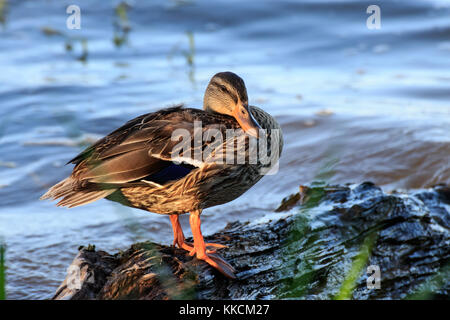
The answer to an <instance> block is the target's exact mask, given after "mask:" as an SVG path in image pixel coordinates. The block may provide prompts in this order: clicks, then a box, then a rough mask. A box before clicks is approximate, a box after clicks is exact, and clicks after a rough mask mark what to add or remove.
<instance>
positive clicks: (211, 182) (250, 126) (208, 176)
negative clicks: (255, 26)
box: [41, 72, 283, 278]
mask: <svg viewBox="0 0 450 320" xmlns="http://www.w3.org/2000/svg"><path fill="white" fill-rule="evenodd" d="M252 142H253V144H252ZM261 142H264V144H261ZM255 145H256V146H257V147H255ZM252 146H253V147H252ZM282 148H283V137H282V134H281V130H280V126H279V125H278V123H277V121H276V120H275V119H274V118H273V117H272V116H271V115H270V114H268V113H266V112H264V111H263V110H261V109H260V108H257V107H255V106H249V105H248V98H247V89H246V87H245V84H244V81H243V80H242V79H241V78H240V77H239V76H237V75H236V74H234V73H232V72H221V73H217V74H216V75H214V77H213V78H212V79H211V81H210V82H209V84H208V86H207V88H206V92H205V96H204V102H203V110H199V109H191V108H184V107H182V106H176V107H171V108H167V109H163V110H160V111H157V112H152V113H148V114H144V115H141V116H139V117H137V118H135V119H133V120H130V121H128V122H127V123H126V124H125V125H123V126H122V127H120V128H118V129H117V130H115V131H113V132H111V133H110V134H108V135H107V136H105V137H104V138H102V139H100V140H99V141H97V142H96V143H94V144H93V145H92V146H90V147H88V148H87V149H85V150H84V151H83V152H81V153H80V154H79V155H78V156H76V157H75V158H73V159H72V160H70V161H69V162H68V163H72V164H74V165H75V167H74V169H73V171H72V174H71V175H70V176H69V177H68V178H66V179H64V180H62V181H61V182H59V183H57V184H56V185H54V186H53V187H51V188H50V189H49V190H48V191H47V193H45V194H44V195H43V196H42V197H41V199H48V198H52V199H57V198H62V199H61V200H60V201H59V202H58V204H57V205H58V206H66V207H69V208H72V207H76V206H80V205H84V204H87V203H90V202H93V201H96V200H99V199H102V198H106V199H109V200H112V201H116V202H119V203H121V204H124V205H127V206H131V207H134V208H139V209H143V210H146V211H150V212H154V213H159V214H167V215H169V217H170V221H171V223H172V228H173V234H174V241H173V245H176V246H178V247H180V248H183V249H185V250H187V251H189V253H190V255H194V254H196V257H197V258H198V259H201V260H204V261H206V262H207V263H208V264H210V265H211V266H213V267H215V268H216V269H218V270H219V271H220V272H222V273H223V274H224V275H226V276H228V277H230V278H234V277H235V270H234V268H233V267H232V266H231V265H230V264H229V263H227V262H226V261H225V260H223V259H222V258H221V257H219V256H218V255H217V253H216V250H217V249H220V248H223V247H225V246H224V245H221V244H215V243H205V242H204V240H203V236H202V233H201V228H200V214H201V212H202V210H203V209H205V208H209V207H212V206H216V205H220V204H223V203H226V202H229V201H232V200H234V199H236V198H237V197H239V196H240V195H242V194H243V193H244V192H245V191H247V190H248V189H249V188H251V187H252V186H253V185H254V184H255V183H256V182H258V181H259V180H260V179H261V178H262V177H263V175H264V174H265V173H266V172H268V170H269V169H270V168H271V167H273V165H275V164H276V163H277V161H278V158H279V156H280V154H281V151H282ZM255 150H259V151H258V152H260V153H258V152H256V153H257V157H253V158H252V154H253V155H254V154H255ZM261 150H265V151H264V152H262V153H261ZM261 154H263V155H264V156H263V157H261V156H260V155H261ZM263 158H264V159H263ZM230 159H231V160H230ZM187 212H189V213H190V217H189V222H190V225H191V229H192V234H193V238H194V243H193V245H192V244H191V243H187V242H186V241H185V237H184V234H183V231H182V229H181V225H180V223H179V220H178V217H179V215H180V214H183V213H187Z"/></svg>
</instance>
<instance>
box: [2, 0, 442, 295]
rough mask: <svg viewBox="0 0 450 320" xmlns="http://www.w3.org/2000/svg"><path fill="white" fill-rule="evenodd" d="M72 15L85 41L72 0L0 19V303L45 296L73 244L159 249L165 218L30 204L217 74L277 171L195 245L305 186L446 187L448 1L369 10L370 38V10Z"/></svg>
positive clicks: (224, 5) (195, 8)
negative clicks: (272, 142)
mask: <svg viewBox="0 0 450 320" xmlns="http://www.w3.org/2000/svg"><path fill="white" fill-rule="evenodd" d="M2 2H4V0H2V1H0V3H2ZM77 3H78V4H79V5H80V7H81V15H82V20H81V30H68V29H67V28H66V18H67V17H68V15H67V14H66V13H65V11H66V7H67V6H68V5H69V4H72V3H71V2H70V1H56V0H54V1H37V0H33V1H31V0H30V1H11V0H9V1H7V9H6V11H4V12H3V13H0V21H2V19H1V17H2V16H3V17H4V20H5V23H4V25H3V27H0V70H1V72H0V105H1V107H0V150H1V152H0V200H1V201H0V237H1V238H3V239H4V242H5V243H6V246H7V251H6V263H7V266H8V269H7V293H8V297H9V298H11V299H44V298H49V297H51V295H52V294H53V293H54V291H55V289H56V288H57V286H58V285H59V284H60V282H61V281H62V280H63V279H64V276H65V273H66V268H67V266H68V265H69V263H70V261H71V260H72V259H73V257H74V256H75V254H76V251H77V248H78V246H79V245H87V244H88V243H92V244H95V245H96V247H97V248H99V249H103V250H107V251H110V252H114V251H116V250H118V249H126V248H127V247H128V246H129V245H130V244H131V243H133V242H135V241H141V240H153V241H158V242H163V243H170V242H171V236H172V231H171V228H170V223H169V219H168V218H167V217H164V216H159V215H156V214H149V213H145V212H143V211H139V210H134V209H131V208H125V207H122V206H120V205H118V204H115V203H112V202H109V201H106V200H101V201H98V202H96V203H93V204H90V205H87V206H83V207H80V208H75V209H70V210H68V209H63V208H56V207H55V206H54V203H50V202H42V201H38V198H39V197H40V195H42V194H43V193H44V192H45V190H46V189H47V188H48V187H49V186H51V185H53V184H54V183H55V182H57V181H59V180H60V179H62V178H64V177H65V176H67V175H68V174H69V173H70V170H71V166H64V164H65V163H66V162H67V161H68V160H69V159H71V158H72V157H73V156H75V155H76V154H77V153H78V152H79V151H81V150H82V149H83V147H85V146H86V145H87V144H89V143H91V142H92V141H94V140H95V139H96V138H98V137H100V136H102V135H104V134H107V133H109V132H110V131H112V130H113V129H115V128H116V127H118V126H119V125H121V124H123V123H124V122H125V121H127V120H129V119H131V118H133V117H135V116H138V115H140V114H143V113H147V112H150V111H155V110H158V109H160V108H162V107H165V106H168V105H172V104H176V103H181V102H183V103H185V104H187V105H188V106H191V107H201V104H202V98H203V92H204V89H205V86H206V84H207V82H208V80H209V78H210V77H211V76H212V75H213V74H214V73H216V72H219V71H225V70H230V71H234V72H236V73H238V74H239V75H240V76H241V77H242V78H243V79H244V80H245V81H246V84H247V89H248V94H249V99H250V103H251V104H255V105H258V106H260V107H262V108H263V109H265V110H266V111H268V112H270V113H271V114H273V115H274V116H276V117H277V119H278V120H279V122H280V124H281V126H282V128H283V132H284V137H285V149H284V153H283V155H282V158H281V163H280V170H279V172H278V174H277V175H275V176H267V177H265V178H264V179H263V180H261V182H259V183H258V184H257V185H256V186H255V187H254V188H252V189H251V190H250V191H248V192H247V193H246V194H245V195H243V196H242V197H241V198H239V199H237V200H235V201H233V202H231V203H229V204H227V205H223V206H219V207H215V208H210V209H208V210H206V211H205V212H204V219H203V224H202V226H203V228H204V233H205V234H208V233H213V232H215V231H217V230H220V229H221V228H223V227H224V226H225V225H226V223H227V222H231V221H235V220H241V221H246V220H254V219H257V218H259V217H261V216H263V215H264V214H266V213H270V212H271V211H272V210H273V209H274V208H276V207H277V206H278V204H279V203H280V200H281V199H282V198H283V197H285V196H286V195H288V194H290V193H293V192H295V191H297V188H298V186H299V185H300V184H307V183H310V182H311V181H314V180H317V179H325V180H327V181H330V182H332V183H346V182H356V183H359V182H362V181H365V180H371V181H373V182H375V183H377V184H378V185H380V186H381V187H382V188H383V189H384V190H392V189H418V188H424V187H429V186H432V185H434V184H436V183H450V162H449V154H450V144H449V142H450V131H449V130H448V128H449V127H450V126H449V125H450V102H449V101H450V59H449V58H450V20H449V19H448V17H449V14H450V5H449V3H448V2H447V1H415V2H413V3H410V2H408V3H407V2H404V1H378V3H377V4H378V5H379V6H380V8H381V29H379V30H369V29H368V28H367V27H366V19H367V17H368V14H366V8H367V7H368V6H369V5H370V4H372V3H370V2H367V1H332V2H331V3H328V2H325V1H301V2H295V1H277V2H273V1H253V2H245V4H244V3H243V2H241V1H240V2H238V1H215V2H214V3H209V2H206V1H187V0H186V1H148V2H145V3H142V2H138V1H135V2H130V3H129V4H130V6H129V8H128V9H125V8H124V7H123V6H119V7H118V8H119V9H118V10H115V8H116V7H117V5H119V2H108V1H78V2H77ZM124 13H125V14H124ZM127 25H129V26H130V27H131V29H130V30H129V31H128V28H127ZM186 218H187V217H184V218H183V221H182V223H183V226H184V227H185V230H186V234H190V232H189V228H188V224H187V221H186Z"/></svg>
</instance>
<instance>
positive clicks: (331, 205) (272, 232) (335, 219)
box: [54, 182, 450, 299]
mask: <svg viewBox="0 0 450 320" xmlns="http://www.w3.org/2000/svg"><path fill="white" fill-rule="evenodd" d="M449 208H450V188H449V187H447V186H436V187H434V188H432V189H429V190H420V191H414V192H409V193H400V192H394V193H392V194H386V193H384V192H383V191H382V190H381V189H380V188H379V187H377V186H375V185H374V184H372V183H370V182H366V183H362V184H360V185H345V186H326V185H321V184H312V185H311V186H302V187H301V188H300V191H299V193H297V194H294V195H292V196H290V197H287V198H286V199H285V200H284V201H283V203H282V204H281V205H280V207H279V208H278V209H277V212H278V213H274V214H273V216H272V217H265V218H263V219H261V221H255V222H252V223H249V222H247V223H240V222H235V223H232V224H229V225H228V226H227V227H226V228H225V229H224V230H223V231H222V232H220V233H217V234H215V235H212V236H210V237H205V239H206V240H207V241H211V242H218V243H223V244H226V245H228V248H226V249H222V250H220V254H221V255H222V256H223V257H224V258H225V259H226V260H227V261H228V262H230V263H231V264H232V265H233V266H234V267H235V268H236V270H237V278H238V279H237V280H230V279H227V278H225V277H224V276H222V275H221V274H220V273H219V272H217V271H216V270H214V269H213V268H211V267H209V266H208V265H207V264H206V263H204V262H202V261H199V260H197V259H196V258H192V257H190V256H189V255H188V254H187V253H186V252H185V251H184V250H180V249H177V248H173V247H168V246H163V245H159V244H155V243H151V242H145V243H137V244H134V245H132V246H131V248H129V249H128V250H127V251H125V252H121V253H117V254H114V255H110V254H108V253H106V252H103V251H95V250H94V249H93V248H92V247H90V248H81V249H80V251H79V253H78V255H77V256H76V258H75V259H74V261H73V263H72V265H71V267H69V274H68V277H67V278H66V279H65V280H64V282H63V284H62V285H61V287H60V288H59V289H58V290H57V292H56V294H55V296H54V299H183V298H188V299H292V298H294V299H332V298H344V299H345V298H352V299H403V298H435V299H447V298H448V297H449V291H450V284H449V281H448V279H449V275H450V270H449V257H450V249H449V248H450V246H449V244H450V237H449V226H450V214H449ZM188 240H189V239H188ZM368 266H371V267H370V268H369V270H370V272H369V274H367V273H366V271H367V267H368ZM70 270H79V271H78V273H77V272H75V273H74V272H70ZM377 270H378V271H377ZM377 272H379V276H380V277H379V281H378V280H377V275H378V274H377ZM74 276H76V277H74ZM369 277H370V278H369ZM74 279H75V280H77V281H78V280H79V281H78V282H77V281H74ZM368 285H369V287H368ZM378 285H380V288H379V289H377V288H376V287H377V286H378ZM373 287H375V288H373Z"/></svg>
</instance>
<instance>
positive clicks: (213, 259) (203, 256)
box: [189, 211, 236, 279]
mask: <svg viewBox="0 0 450 320" xmlns="http://www.w3.org/2000/svg"><path fill="white" fill-rule="evenodd" d="M189 222H190V224H191V229H192V234H193V236H194V248H193V249H192V250H191V251H190V253H189V254H190V255H194V254H196V256H197V259H200V260H203V261H205V262H206V263H208V264H209V265H211V266H213V267H214V268H216V269H217V270H219V271H220V272H221V273H222V274H223V275H225V276H227V277H228V278H231V279H236V276H235V272H236V270H235V269H234V268H233V267H232V266H231V265H230V264H229V263H228V262H226V261H225V260H224V259H223V258H221V257H220V256H218V255H217V254H216V253H215V251H212V250H207V249H206V248H207V247H208V246H209V247H215V248H224V247H226V246H224V245H222V244H217V243H205V241H204V240H203V235H202V232H201V229H200V211H194V212H191V214H190V216H189Z"/></svg>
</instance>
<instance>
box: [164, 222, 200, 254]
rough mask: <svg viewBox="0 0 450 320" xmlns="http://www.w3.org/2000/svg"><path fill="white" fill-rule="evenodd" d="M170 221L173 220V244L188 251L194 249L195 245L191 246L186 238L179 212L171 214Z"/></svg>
mask: <svg viewBox="0 0 450 320" xmlns="http://www.w3.org/2000/svg"><path fill="white" fill-rule="evenodd" d="M169 217H170V222H172V230H173V246H178V247H179V248H182V249H184V250H187V251H192V250H194V247H192V246H190V245H189V244H188V243H187V242H186V241H185V238H184V233H183V229H181V225H180V220H179V219H178V215H177V214H171V215H170V216H169Z"/></svg>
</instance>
